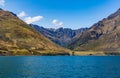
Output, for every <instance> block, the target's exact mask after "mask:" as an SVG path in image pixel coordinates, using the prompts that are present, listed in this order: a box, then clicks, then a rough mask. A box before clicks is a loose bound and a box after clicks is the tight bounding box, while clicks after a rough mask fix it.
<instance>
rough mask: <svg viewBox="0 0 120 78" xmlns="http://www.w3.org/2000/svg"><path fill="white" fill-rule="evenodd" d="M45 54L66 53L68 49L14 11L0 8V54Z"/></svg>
mask: <svg viewBox="0 0 120 78" xmlns="http://www.w3.org/2000/svg"><path fill="white" fill-rule="evenodd" d="M47 54H48V55H49V54H50V55H56V54H68V50H66V49H64V48H62V47H60V46H58V45H56V44H54V43H53V42H51V41H50V40H49V39H47V38H46V37H44V36H43V35H42V34H40V33H38V32H37V31H36V30H35V29H34V28H32V27H30V26H29V25H27V24H26V23H24V22H23V21H22V20H20V19H19V18H18V17H17V16H16V15H15V14H14V13H12V12H9V11H4V10H2V9H0V55H47Z"/></svg>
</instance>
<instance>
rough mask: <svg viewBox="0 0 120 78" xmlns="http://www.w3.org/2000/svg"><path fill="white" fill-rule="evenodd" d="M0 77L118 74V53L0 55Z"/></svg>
mask: <svg viewBox="0 0 120 78" xmlns="http://www.w3.org/2000/svg"><path fill="white" fill-rule="evenodd" d="M0 78H120V56H1V57H0Z"/></svg>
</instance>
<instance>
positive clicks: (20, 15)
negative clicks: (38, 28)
mask: <svg viewBox="0 0 120 78" xmlns="http://www.w3.org/2000/svg"><path fill="white" fill-rule="evenodd" d="M17 16H18V17H25V16H26V13H25V12H24V11H22V12H20V13H19V14H18V15H17Z"/></svg>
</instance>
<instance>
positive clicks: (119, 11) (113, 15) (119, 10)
mask: <svg viewBox="0 0 120 78" xmlns="http://www.w3.org/2000/svg"><path fill="white" fill-rule="evenodd" d="M118 15H120V8H119V9H118V10H117V11H116V12H115V13H113V14H111V15H110V16H108V19H113V18H114V17H116V16H118Z"/></svg>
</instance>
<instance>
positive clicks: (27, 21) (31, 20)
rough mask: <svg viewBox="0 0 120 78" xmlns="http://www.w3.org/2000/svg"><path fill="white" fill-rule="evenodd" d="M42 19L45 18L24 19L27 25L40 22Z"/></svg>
mask: <svg viewBox="0 0 120 78" xmlns="http://www.w3.org/2000/svg"><path fill="white" fill-rule="evenodd" d="M41 19H43V16H35V17H26V18H25V19H24V21H25V22H26V23H27V24H31V23H34V22H37V21H40V20H41Z"/></svg>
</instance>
